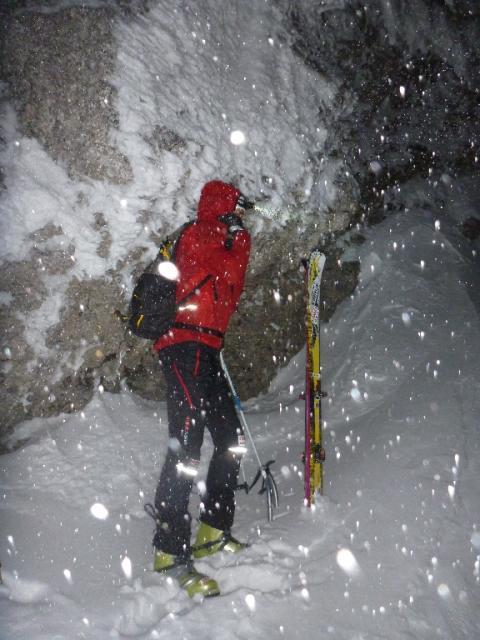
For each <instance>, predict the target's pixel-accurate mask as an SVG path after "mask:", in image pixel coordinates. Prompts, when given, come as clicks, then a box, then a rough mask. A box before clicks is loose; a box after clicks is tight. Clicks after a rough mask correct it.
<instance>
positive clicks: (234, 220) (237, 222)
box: [218, 213, 245, 250]
mask: <svg viewBox="0 0 480 640" xmlns="http://www.w3.org/2000/svg"><path fill="white" fill-rule="evenodd" d="M218 219H219V220H220V222H223V224H226V225H227V227H228V228H227V237H226V239H225V243H224V247H225V249H227V250H230V249H231V248H232V247H233V237H234V235H235V234H236V233H238V232H239V231H243V230H244V229H245V227H244V226H243V220H242V219H241V217H240V216H237V214H236V213H226V214H225V215H223V216H220V217H219V218H218Z"/></svg>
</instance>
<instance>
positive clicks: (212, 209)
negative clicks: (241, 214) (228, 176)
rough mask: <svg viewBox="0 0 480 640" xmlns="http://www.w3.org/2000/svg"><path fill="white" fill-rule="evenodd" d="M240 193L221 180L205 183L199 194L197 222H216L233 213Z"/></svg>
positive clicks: (231, 185)
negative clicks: (219, 218)
mask: <svg viewBox="0 0 480 640" xmlns="http://www.w3.org/2000/svg"><path fill="white" fill-rule="evenodd" d="M239 196H240V191H239V190H238V189H237V188H236V187H234V186H233V184H228V183H226V182H222V181H221V180H212V181H211V182H207V184H206V185H205V186H204V187H203V189H202V193H201V194H200V200H199V203H198V213H197V217H198V219H199V220H216V219H217V218H218V217H219V216H221V215H223V214H225V213H232V212H233V211H235V207H236V206H237V201H238V198H239Z"/></svg>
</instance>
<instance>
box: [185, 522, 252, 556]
mask: <svg viewBox="0 0 480 640" xmlns="http://www.w3.org/2000/svg"><path fill="white" fill-rule="evenodd" d="M246 547H248V544H247V543H245V542H240V541H239V540H236V539H235V538H234V537H233V536H232V534H231V533H230V531H222V530H221V529H215V527H211V526H210V525H209V524H206V523H205V522H200V527H199V529H198V532H197V538H196V540H195V544H194V545H193V547H192V550H193V557H194V558H195V559H197V560H198V559H199V558H204V557H205V556H211V555H212V554H213V553H217V552H218V551H227V552H229V553H237V552H238V551H243V549H245V548H246Z"/></svg>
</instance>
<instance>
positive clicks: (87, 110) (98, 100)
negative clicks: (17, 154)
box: [2, 8, 132, 184]
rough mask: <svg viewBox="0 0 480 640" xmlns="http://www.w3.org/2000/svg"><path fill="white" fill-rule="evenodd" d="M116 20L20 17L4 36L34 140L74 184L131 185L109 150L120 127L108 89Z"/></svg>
mask: <svg viewBox="0 0 480 640" xmlns="http://www.w3.org/2000/svg"><path fill="white" fill-rule="evenodd" d="M113 20H114V15H113V13H112V11H110V10H108V9H82V8H72V9H69V10H68V11H60V12H56V13H45V14H44V13H24V14H19V15H16V16H15V17H14V18H11V19H10V20H9V21H8V25H7V26H4V29H3V30H4V34H5V39H4V51H5V55H3V56H2V59H3V61H4V65H3V74H4V76H5V78H6V79H7V80H8V82H9V84H10V86H11V87H12V89H13V95H14V97H15V99H16V104H17V108H18V111H19V115H20V118H21V122H22V128H23V131H24V133H25V134H26V135H27V136H31V137H35V138H37V139H38V140H39V141H40V142H41V143H42V144H43V145H44V146H45V148H46V149H47V150H48V152H49V153H50V154H51V156H52V157H53V158H54V159H55V160H59V161H62V162H65V163H66V164H67V166H68V170H69V173H70V174H71V175H72V176H79V175H81V176H88V177H89V178H93V179H94V180H106V181H108V182H112V183H116V184H124V183H126V182H129V181H130V180H131V179H132V169H131V167H130V164H129V161H128V159H127V158H126V157H125V156H124V155H123V154H122V153H120V152H119V151H118V149H116V148H115V146H114V145H112V144H111V142H110V131H111V129H112V128H113V129H115V128H116V127H117V126H118V115H117V113H116V112H115V108H114V103H115V89H114V88H113V86H112V85H111V84H110V83H109V82H108V78H109V76H110V75H111V74H112V70H113V60H114V45H113V42H112V21H113Z"/></svg>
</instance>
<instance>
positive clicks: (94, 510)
mask: <svg viewBox="0 0 480 640" xmlns="http://www.w3.org/2000/svg"><path fill="white" fill-rule="evenodd" d="M90 513H91V514H92V516H93V517H94V518H97V519H98V520H106V519H107V518H108V516H109V513H108V509H107V508H106V507H105V505H103V504H102V503H101V502H96V503H95V504H92V506H91V507H90Z"/></svg>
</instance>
